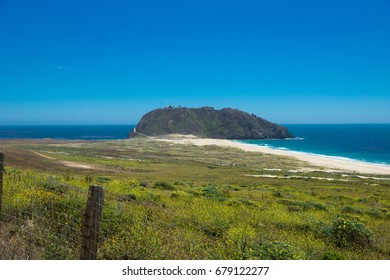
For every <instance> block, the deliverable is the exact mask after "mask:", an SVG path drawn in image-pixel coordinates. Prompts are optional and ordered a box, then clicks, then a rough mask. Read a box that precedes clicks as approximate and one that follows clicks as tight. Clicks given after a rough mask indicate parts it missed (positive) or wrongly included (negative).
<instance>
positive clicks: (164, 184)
mask: <svg viewBox="0 0 390 280" xmlns="http://www.w3.org/2000/svg"><path fill="white" fill-rule="evenodd" d="M154 186H155V187H156V188H159V189H163V190H174V189H175V187H174V186H172V185H171V184H169V183H167V182H163V181H158V182H156V183H154Z"/></svg>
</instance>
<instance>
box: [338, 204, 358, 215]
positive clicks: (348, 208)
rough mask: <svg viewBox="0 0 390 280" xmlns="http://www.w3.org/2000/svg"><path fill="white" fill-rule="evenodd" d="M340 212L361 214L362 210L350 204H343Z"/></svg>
mask: <svg viewBox="0 0 390 280" xmlns="http://www.w3.org/2000/svg"><path fill="white" fill-rule="evenodd" d="M341 211H342V212H344V213H350V214H362V213H363V211H362V210H361V209H359V208H355V207H352V206H349V205H348V206H345V207H343V209H341Z"/></svg>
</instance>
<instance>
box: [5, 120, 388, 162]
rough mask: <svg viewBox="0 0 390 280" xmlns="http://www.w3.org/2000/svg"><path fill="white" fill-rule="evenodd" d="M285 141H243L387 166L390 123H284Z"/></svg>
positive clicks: (67, 130) (65, 128)
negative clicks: (290, 135) (290, 137)
mask: <svg viewBox="0 0 390 280" xmlns="http://www.w3.org/2000/svg"><path fill="white" fill-rule="evenodd" d="M284 126H286V127H287V128H288V129H289V131H290V132H291V133H292V134H293V135H294V136H295V138H294V139H288V140H246V141H242V142H245V143H248V144H255V145H260V146H269V147H271V148H274V149H284V150H292V151H301V152H306V153H313V154H320V155H326V156H337V157H344V158H350V159H355V160H361V161H366V162H372V163H384V164H390V124H287V125H284ZM133 128H134V125H58V126H57V125H39V126H9V125H7V126H4V125H2V126H0V139H44V138H51V139H64V140H116V139H126V138H127V136H128V134H129V132H131V131H132V130H133Z"/></svg>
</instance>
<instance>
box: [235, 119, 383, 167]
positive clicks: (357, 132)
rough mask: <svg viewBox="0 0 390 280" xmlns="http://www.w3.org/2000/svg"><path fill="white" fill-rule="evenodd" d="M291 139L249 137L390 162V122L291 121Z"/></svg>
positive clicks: (294, 147) (328, 153) (275, 145)
mask: <svg viewBox="0 0 390 280" xmlns="http://www.w3.org/2000/svg"><path fill="white" fill-rule="evenodd" d="M284 126H286V127H287V128H288V129H289V131H290V132H291V133H292V134H293V135H294V136H295V137H296V138H294V139H288V140H245V141H240V142H244V143H248V144H256V145H260V146H269V147H271V148H275V149H284V150H292V151H301V152H306V153H313V154H320V155H326V156H336V157H345V158H349V159H355V160H361V161H366V162H372V163H382V164H390V124H312V125H308V124H304V125H303V124H291V125H284Z"/></svg>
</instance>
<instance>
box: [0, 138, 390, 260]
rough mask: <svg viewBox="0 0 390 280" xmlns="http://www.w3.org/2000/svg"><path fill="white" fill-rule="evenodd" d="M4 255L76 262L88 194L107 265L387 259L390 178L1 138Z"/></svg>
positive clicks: (142, 146) (141, 143)
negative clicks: (98, 197) (94, 201)
mask: <svg viewBox="0 0 390 280" xmlns="http://www.w3.org/2000/svg"><path fill="white" fill-rule="evenodd" d="M0 150H3V151H4V152H5V154H6V172H5V174H4V188H3V209H2V222H1V232H0V239H1V242H2V244H3V245H4V246H3V248H5V249H0V258H3V259H4V258H33V259H77V258H78V254H79V250H80V244H81V239H80V234H81V227H82V222H83V211H84V207H85V201H86V195H87V190H88V186H89V185H91V184H98V185H101V186H103V187H104V189H105V205H104V210H103V221H102V227H101V234H100V241H99V251H98V257H99V258H100V259H389V258H390V212H389V211H390V191H389V187H390V180H389V178H388V177H386V176H380V175H375V176H373V175H367V174H355V173H346V172H344V173H342V172H337V173H335V172H333V173H331V172H328V171H326V170H321V169H319V168H318V167H315V168H313V167H311V166H309V165H308V164H306V163H304V162H299V161H297V160H295V159H292V158H288V157H278V156H273V155H266V154H258V153H248V152H243V151H241V150H238V149H232V148H221V147H217V146H206V147H195V146H189V145H178V144H177V145H173V144H170V143H167V142H159V141H155V140H151V139H143V138H142V139H139V138H138V139H132V140H126V141H97V142H93V141H91V142H80V141H49V140H48V141H2V142H1V144H0Z"/></svg>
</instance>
